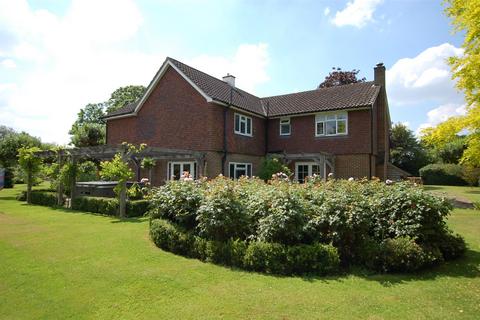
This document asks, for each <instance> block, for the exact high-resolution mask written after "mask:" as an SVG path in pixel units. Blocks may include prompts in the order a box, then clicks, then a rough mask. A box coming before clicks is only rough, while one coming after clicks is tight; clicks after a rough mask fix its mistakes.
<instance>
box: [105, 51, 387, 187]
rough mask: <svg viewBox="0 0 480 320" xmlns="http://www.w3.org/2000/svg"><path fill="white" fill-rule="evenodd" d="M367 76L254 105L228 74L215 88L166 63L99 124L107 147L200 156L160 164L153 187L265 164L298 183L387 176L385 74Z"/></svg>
mask: <svg viewBox="0 0 480 320" xmlns="http://www.w3.org/2000/svg"><path fill="white" fill-rule="evenodd" d="M374 71H375V73H374V74H375V76H374V81H370V82H363V83H355V84H349V85H344V86H338V87H331V88H325V89H318V90H311V91H305V92H298V93H291V94H286V95H280V96H271V97H264V98H259V97H257V96H254V95H252V94H250V93H248V92H245V91H243V90H241V89H239V88H236V87H235V77H233V76H231V75H227V76H226V77H224V78H223V80H220V79H217V78H215V77H212V76H210V75H208V74H206V73H204V72H201V71H199V70H197V69H194V68H192V67H190V66H187V65H185V64H183V63H181V62H179V61H177V60H174V59H172V58H167V59H166V60H165V62H164V63H163V65H162V66H161V68H160V70H159V71H158V72H157V74H156V75H155V77H154V78H153V80H152V81H151V83H150V85H149V86H148V88H147V91H146V93H145V95H144V96H143V97H142V98H141V99H140V100H139V101H137V102H135V103H133V104H129V105H127V106H125V107H123V108H121V109H119V110H117V111H115V112H112V113H109V114H108V115H107V116H106V117H105V119H106V122H107V144H108V145H118V144H120V143H122V142H124V141H127V142H130V143H135V144H139V143H146V144H147V145H148V146H152V147H158V148H165V149H166V150H167V149H168V150H169V151H170V152H174V151H178V152H183V153H185V151H195V152H197V154H198V153H199V154H201V155H202V159H201V160H200V161H199V158H198V157H197V158H191V159H182V160H181V161H178V160H177V159H174V158H172V159H165V158H161V159H159V160H158V161H157V164H156V167H155V168H154V174H153V179H152V180H153V181H152V183H153V184H156V185H158V184H162V183H163V182H164V181H165V180H167V179H172V178H179V176H180V174H181V172H183V171H189V172H190V173H192V174H193V175H195V176H196V177H198V176H200V175H202V176H207V177H210V178H211V177H215V176H217V175H218V174H220V173H222V174H224V175H226V176H230V177H233V178H238V177H239V176H241V175H248V176H250V175H257V174H258V172H259V169H260V166H261V161H262V159H263V158H265V157H266V156H276V157H279V158H281V159H282V160H283V161H284V162H285V163H287V164H288V166H289V167H290V168H291V170H292V172H294V173H295V179H297V180H299V181H303V179H304V178H305V177H306V176H308V175H312V174H319V175H321V176H323V177H325V176H326V175H328V174H329V173H330V172H332V173H334V175H335V176H336V177H339V178H349V177H357V178H361V177H367V178H370V177H373V176H377V177H379V178H381V179H385V178H386V177H387V176H388V175H389V173H390V172H391V171H392V169H391V164H389V162H388V161H389V138H388V137H389V129H390V116H389V111H388V100H387V95H386V91H385V67H384V66H383V64H378V65H377V66H376V67H375V68H374ZM137 175H139V176H142V177H144V176H146V173H145V172H140V171H138V173H137Z"/></svg>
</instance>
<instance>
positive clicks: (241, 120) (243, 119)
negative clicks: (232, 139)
mask: <svg viewBox="0 0 480 320" xmlns="http://www.w3.org/2000/svg"><path fill="white" fill-rule="evenodd" d="M237 117H238V118H239V119H238V130H237V127H236V124H237ZM248 122H250V132H248ZM242 123H244V124H245V132H242V130H241V128H242ZM233 130H234V131H235V133H236V134H239V135H242V136H247V137H252V136H253V134H252V133H253V119H252V117H249V116H246V115H244V114H241V113H235V114H234V116H233Z"/></svg>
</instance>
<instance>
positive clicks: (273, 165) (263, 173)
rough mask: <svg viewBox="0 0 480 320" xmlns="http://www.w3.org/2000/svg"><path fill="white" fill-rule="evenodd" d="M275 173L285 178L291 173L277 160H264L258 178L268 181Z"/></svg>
mask: <svg viewBox="0 0 480 320" xmlns="http://www.w3.org/2000/svg"><path fill="white" fill-rule="evenodd" d="M276 173H284V174H286V175H287V176H291V175H292V172H291V171H290V169H289V168H288V167H287V166H286V165H284V164H283V163H281V162H280V160H278V159H277V158H266V159H264V160H263V162H262V165H261V167H260V172H259V174H258V176H259V177H260V179H263V180H265V181H268V180H270V179H272V176H273V175H274V174H276Z"/></svg>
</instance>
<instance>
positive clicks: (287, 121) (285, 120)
mask: <svg viewBox="0 0 480 320" xmlns="http://www.w3.org/2000/svg"><path fill="white" fill-rule="evenodd" d="M279 124H280V125H279V130H280V135H281V136H289V135H291V134H292V123H291V121H290V118H280V122H279ZM285 125H288V133H283V132H282V126H285Z"/></svg>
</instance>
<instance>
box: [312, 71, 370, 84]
mask: <svg viewBox="0 0 480 320" xmlns="http://www.w3.org/2000/svg"><path fill="white" fill-rule="evenodd" d="M332 70H333V71H331V72H330V73H329V74H328V76H326V77H325V80H324V81H323V82H322V83H320V84H319V85H318V89H321V88H328V87H336V86H343V85H344V84H350V83H357V82H365V81H366V79H365V77H364V78H361V79H358V78H357V74H358V73H359V72H360V70H356V69H353V70H352V71H342V68H338V67H337V68H335V67H333V68H332Z"/></svg>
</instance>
